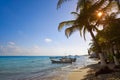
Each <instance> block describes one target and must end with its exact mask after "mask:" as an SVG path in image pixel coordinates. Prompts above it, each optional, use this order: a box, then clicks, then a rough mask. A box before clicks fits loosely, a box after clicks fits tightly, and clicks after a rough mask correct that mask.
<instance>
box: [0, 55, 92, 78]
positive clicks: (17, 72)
mask: <svg viewBox="0 0 120 80" xmlns="http://www.w3.org/2000/svg"><path fill="white" fill-rule="evenodd" d="M91 63H92V61H91V60H90V59H88V56H80V57H79V58H77V61H76V62H75V63H73V64H52V63H51V62H50V59H49V56H1V57H0V80H52V79H54V78H55V77H56V76H57V75H63V74H65V73H67V72H70V70H72V69H74V68H76V67H79V66H81V67H82V66H85V65H88V64H91ZM59 77H60V76H59ZM62 77H63V76H62Z"/></svg>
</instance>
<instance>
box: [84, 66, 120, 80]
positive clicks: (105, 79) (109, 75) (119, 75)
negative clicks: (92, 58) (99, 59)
mask: <svg viewBox="0 0 120 80" xmlns="http://www.w3.org/2000/svg"><path fill="white" fill-rule="evenodd" d="M108 66H109V67H110V71H108V70H106V69H107V68H104V69H105V71H108V72H105V71H103V70H102V69H101V66H100V64H92V65H88V66H86V67H85V68H90V70H89V71H88V72H87V73H88V74H87V75H85V76H84V79H82V80H120V69H119V70H116V69H113V68H114V66H113V65H108ZM111 68H112V69H111ZM100 69H101V71H100ZM96 72H98V73H97V75H96Z"/></svg>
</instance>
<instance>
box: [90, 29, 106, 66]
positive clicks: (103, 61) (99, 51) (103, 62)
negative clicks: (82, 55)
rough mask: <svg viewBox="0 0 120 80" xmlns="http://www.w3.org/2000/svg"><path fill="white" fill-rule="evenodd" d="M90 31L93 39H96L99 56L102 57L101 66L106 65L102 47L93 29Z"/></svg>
mask: <svg viewBox="0 0 120 80" xmlns="http://www.w3.org/2000/svg"><path fill="white" fill-rule="evenodd" d="M89 32H90V34H91V37H92V39H93V40H94V41H95V44H96V47H97V49H98V54H99V57H100V62H101V66H106V62H105V58H104V56H103V54H102V51H101V48H100V46H99V44H98V42H97V41H96V39H95V36H94V34H93V32H92V31H91V30H89Z"/></svg>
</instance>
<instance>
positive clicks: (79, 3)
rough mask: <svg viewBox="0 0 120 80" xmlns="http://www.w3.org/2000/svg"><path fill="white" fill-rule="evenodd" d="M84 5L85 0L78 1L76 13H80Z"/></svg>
mask: <svg viewBox="0 0 120 80" xmlns="http://www.w3.org/2000/svg"><path fill="white" fill-rule="evenodd" d="M84 5H85V0H78V2H77V7H76V11H77V12H78V11H79V10H80V11H81V10H82V9H83V7H84Z"/></svg>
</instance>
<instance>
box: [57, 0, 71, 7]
mask: <svg viewBox="0 0 120 80" xmlns="http://www.w3.org/2000/svg"><path fill="white" fill-rule="evenodd" d="M66 1H70V0H59V1H58V3H57V9H58V8H60V7H61V4H63V3H64V2H66Z"/></svg>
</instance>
